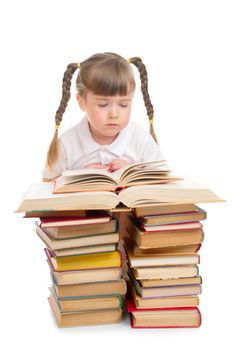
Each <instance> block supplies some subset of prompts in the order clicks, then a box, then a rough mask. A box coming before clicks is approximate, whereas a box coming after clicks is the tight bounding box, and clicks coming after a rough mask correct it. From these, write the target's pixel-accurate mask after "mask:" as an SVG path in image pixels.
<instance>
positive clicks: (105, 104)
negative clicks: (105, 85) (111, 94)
mask: <svg viewBox="0 0 232 350" xmlns="http://www.w3.org/2000/svg"><path fill="white" fill-rule="evenodd" d="M107 105H108V104H107V103H104V104H98V107H106V106H107Z"/></svg>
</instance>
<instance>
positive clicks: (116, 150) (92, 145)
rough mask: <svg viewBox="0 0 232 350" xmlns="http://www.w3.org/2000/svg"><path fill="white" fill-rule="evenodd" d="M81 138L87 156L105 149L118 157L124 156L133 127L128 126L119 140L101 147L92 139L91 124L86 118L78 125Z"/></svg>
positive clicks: (118, 137) (120, 134) (121, 133)
mask: <svg viewBox="0 0 232 350" xmlns="http://www.w3.org/2000/svg"><path fill="white" fill-rule="evenodd" d="M78 131H79V137H80V140H81V144H82V147H83V152H84V153H85V154H90V153H92V152H94V151H97V150H100V149H102V147H104V149H106V150H108V151H110V152H111V153H113V154H115V155H116V156H122V154H123V153H124V152H125V150H126V149H127V147H128V145H129V142H130V138H131V125H130V123H128V125H127V126H126V127H125V128H124V129H123V130H122V131H121V132H120V133H119V134H118V136H117V138H116V139H115V140H114V141H113V142H112V143H111V144H109V145H99V144H98V143H97V142H96V141H95V140H94V139H93V137H92V135H91V132H90V130H89V123H88V119H87V117H86V116H84V117H83V119H82V120H81V122H80V123H79V125H78Z"/></svg>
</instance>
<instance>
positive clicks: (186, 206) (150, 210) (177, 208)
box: [133, 203, 195, 217]
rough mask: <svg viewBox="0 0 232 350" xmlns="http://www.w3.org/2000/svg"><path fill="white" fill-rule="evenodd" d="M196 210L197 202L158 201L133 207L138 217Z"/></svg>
mask: <svg viewBox="0 0 232 350" xmlns="http://www.w3.org/2000/svg"><path fill="white" fill-rule="evenodd" d="M194 210H195V204H193V203H157V204H153V205H147V206H144V207H137V208H133V212H134V214H135V215H136V216H137V217H140V216H146V215H159V214H169V213H183V212H188V211H194Z"/></svg>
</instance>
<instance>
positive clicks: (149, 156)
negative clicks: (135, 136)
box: [142, 133, 165, 162]
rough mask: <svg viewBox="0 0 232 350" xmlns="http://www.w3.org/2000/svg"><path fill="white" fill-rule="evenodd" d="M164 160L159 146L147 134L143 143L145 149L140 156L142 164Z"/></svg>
mask: <svg viewBox="0 0 232 350" xmlns="http://www.w3.org/2000/svg"><path fill="white" fill-rule="evenodd" d="M159 159H165V157H164V156H163V154H162V152H161V150H160V148H159V146H158V145H157V143H156V142H155V140H154V139H153V137H152V136H151V134H150V133H149V134H148V135H147V140H146V143H145V148H144V151H143V154H142V162H148V161H151V160H159Z"/></svg>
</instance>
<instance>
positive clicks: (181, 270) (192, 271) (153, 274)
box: [132, 265, 198, 280]
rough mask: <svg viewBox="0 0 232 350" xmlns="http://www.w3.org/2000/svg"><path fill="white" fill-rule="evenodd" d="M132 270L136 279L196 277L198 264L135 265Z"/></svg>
mask: <svg viewBox="0 0 232 350" xmlns="http://www.w3.org/2000/svg"><path fill="white" fill-rule="evenodd" d="M132 271H133V273H134V275H135V278H136V279H139V280H140V279H142V280H145V279H169V278H181V277H195V276H197V275H198V266H197V265H180V266H157V267H134V268H132Z"/></svg>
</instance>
